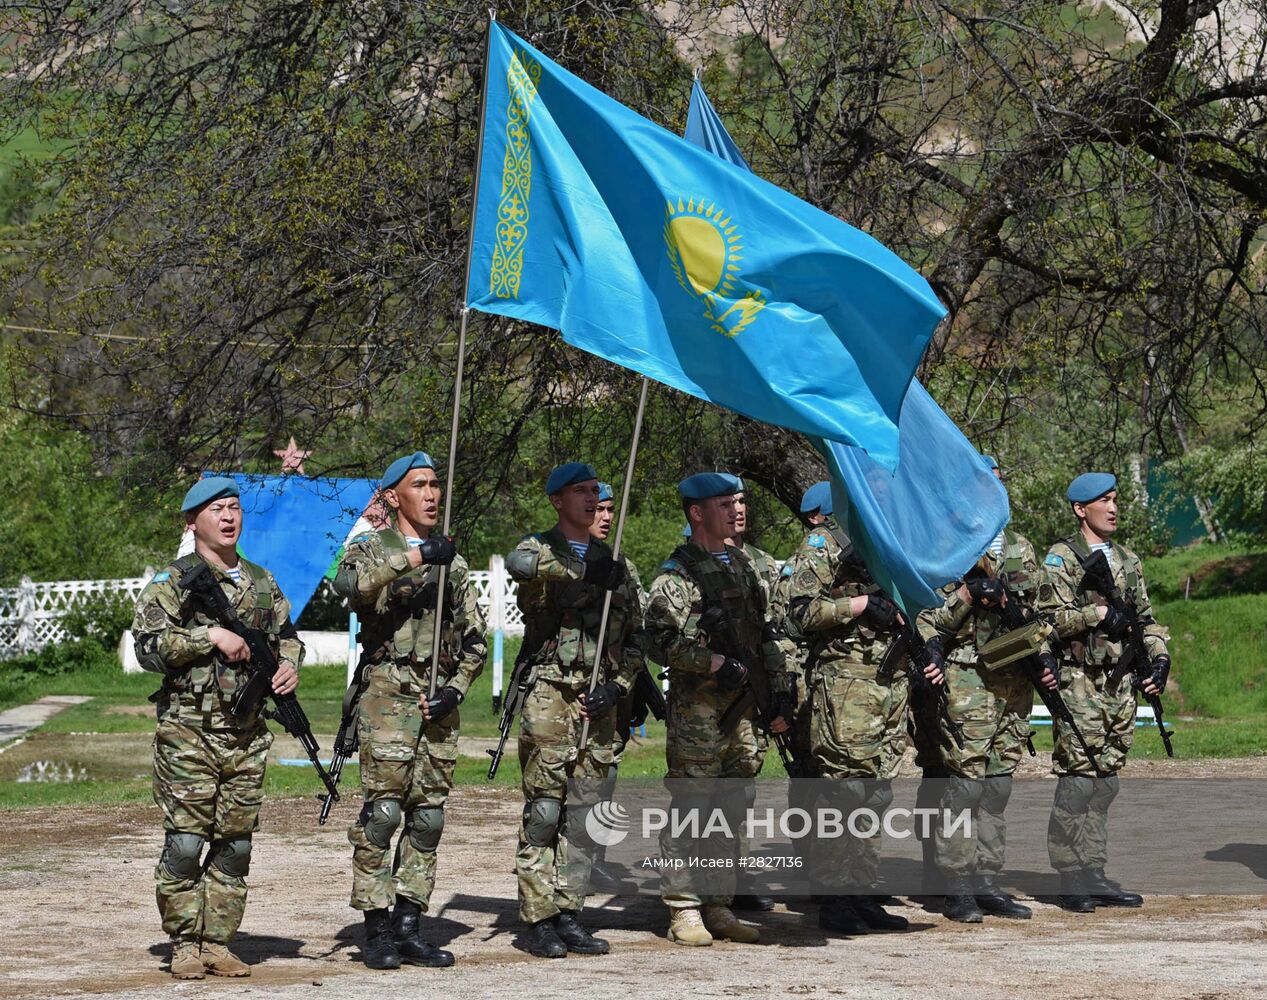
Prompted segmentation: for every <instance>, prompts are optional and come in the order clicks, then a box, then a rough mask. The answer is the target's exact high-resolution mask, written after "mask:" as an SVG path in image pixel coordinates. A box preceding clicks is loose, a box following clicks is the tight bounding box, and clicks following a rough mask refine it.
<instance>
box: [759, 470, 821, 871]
mask: <svg viewBox="0 0 1267 1000" xmlns="http://www.w3.org/2000/svg"><path fill="white" fill-rule="evenodd" d="M831 511H832V497H831V483H829V482H827V481H826V480H823V481H822V482H819V483H815V484H814V485H813V486H811V487H810V488H809V489H807V490H806V491H805V493H804V494H803V495H802V496H801V509H800V519H801V524H802V525H803V526H804V528H805V538H808V537H809V536H810V535H811V534H813V533H814V532H815V531H817V530H818V527H819V526H820V525H821V524H822V523H823V522H824V521H825V520H827V518H828V517H830V516H831ZM802 541H804V539H802ZM793 571H794V570H793V564H792V560H791V559H789V560H787V562H785V563H784V564H783V568H782V569H781V570H780V571H779V576H778V579H777V580H776V581H775V584H774V587H773V589H772V591H771V600H770V605H771V606H770V618H771V620H772V621H773V622H774V623H775V625H777V626H778V629H779V639H778V642H779V648H780V650H781V651H782V653H783V661H784V664H785V667H786V673H787V676H788V687H789V690H790V692H791V694H792V701H793V704H794V706H795V710H794V715H793V718H792V746H793V749H794V751H795V756H796V759H797V760H798V761H803V762H805V764H806V766H808V765H809V764H810V763H811V762H812V761H813V759H814V753H813V748H812V747H811V746H810V732H811V729H812V719H811V714H812V712H811V705H810V698H809V691H810V682H809V675H808V673H807V672H806V669H805V667H806V660H807V659H808V658H809V651H810V646H809V642H808V641H806V638H805V636H804V635H801V634H800V633H799V632H798V633H797V634H798V635H799V636H800V641H799V642H796V641H793V640H792V639H791V638H790V637H789V636H788V635H787V624H786V621H787V606H788V600H789V598H790V596H791V587H792V573H793ZM804 777H807V778H812V777H814V775H813V774H806V775H804ZM816 787H817V786H816V783H815V782H813V781H793V782H791V783H790V784H789V785H788V807H789V808H792V809H804V810H805V811H806V812H812V810H813V808H814V806H815V804H816V802H817V792H816V791H815V789H816ZM809 845H810V838H809V837H808V836H806V837H796V838H794V839H793V840H792V849H793V851H794V852H795V853H796V855H797V856H798V857H799V858H801V859H802V862H803V864H805V865H806V866H808V864H809V861H810V858H809Z"/></svg>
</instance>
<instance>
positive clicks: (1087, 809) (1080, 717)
mask: <svg viewBox="0 0 1267 1000" xmlns="http://www.w3.org/2000/svg"><path fill="white" fill-rule="evenodd" d="M1066 498H1067V499H1068V500H1069V502H1070V504H1071V506H1072V508H1073V513H1074V516H1075V517H1077V519H1078V529H1079V530H1078V531H1077V532H1075V533H1074V534H1073V535H1071V536H1070V537H1068V538H1065V539H1063V540H1061V541H1059V542H1056V543H1055V544H1054V545H1052V547H1051V548H1050V549H1048V550H1047V558H1046V559H1045V560H1044V569H1045V571H1046V582H1045V583H1044V585H1043V586H1042V587H1041V588H1040V592H1039V601H1038V606H1039V610H1040V611H1042V612H1043V613H1044V614H1045V615H1046V616H1047V617H1049V618H1050V619H1051V620H1053V621H1054V622H1055V624H1056V629H1057V632H1058V633H1059V635H1060V638H1061V640H1062V641H1063V642H1064V657H1063V663H1062V668H1061V678H1060V691H1061V694H1062V695H1063V696H1064V699H1065V702H1066V703H1067V704H1068V706H1069V710H1070V712H1071V713H1072V715H1073V717H1074V719H1075V720H1076V721H1077V723H1078V728H1079V729H1081V730H1082V734H1083V736H1084V737H1085V738H1086V740H1087V743H1088V745H1089V746H1090V748H1091V751H1092V753H1093V754H1095V756H1096V758H1097V761H1098V763H1099V765H1100V769H1101V770H1102V771H1103V772H1105V773H1106V774H1107V777H1104V778H1096V777H1094V772H1093V771H1092V770H1091V765H1090V763H1089V762H1088V761H1087V759H1086V757H1085V756H1083V754H1082V753H1081V750H1080V748H1079V746H1078V745H1077V743H1076V742H1075V741H1074V738H1073V735H1072V733H1071V732H1069V731H1067V730H1066V728H1065V727H1063V726H1060V725H1059V724H1058V723H1057V725H1056V727H1055V730H1054V733H1053V735H1054V738H1055V742H1056V747H1055V753H1054V754H1053V755H1052V770H1053V771H1054V772H1055V773H1056V775H1057V782H1056V796H1055V801H1054V803H1053V805H1052V813H1051V821H1050V823H1049V825H1048V830H1047V849H1048V853H1049V854H1050V856H1051V863H1052V867H1053V868H1055V869H1056V871H1058V872H1059V873H1060V880H1061V896H1060V903H1061V905H1062V906H1063V907H1064V908H1065V909H1067V910H1072V911H1075V912H1080V913H1085V912H1090V911H1092V910H1094V909H1095V908H1096V906H1140V905H1142V904H1143V899H1142V897H1140V896H1139V895H1137V894H1136V893H1132V892H1124V891H1123V890H1122V887H1121V886H1120V885H1118V884H1117V883H1116V882H1114V881H1112V880H1111V879H1108V878H1106V877H1105V874H1104V866H1105V863H1106V862H1107V861H1108V836H1109V831H1108V821H1109V815H1108V814H1109V804H1110V803H1111V802H1112V801H1113V799H1114V797H1115V796H1116V795H1117V793H1118V777H1117V772H1118V771H1119V770H1121V768H1122V765H1123V764H1125V763H1126V754H1127V752H1128V751H1129V750H1130V748H1131V744H1132V742H1133V741H1134V738H1135V689H1134V686H1133V683H1132V676H1131V674H1132V673H1133V674H1134V677H1135V683H1137V684H1138V685H1139V687H1140V688H1142V690H1143V691H1144V692H1145V693H1146V694H1160V693H1161V690H1162V689H1163V688H1164V686H1165V678H1166V675H1167V674H1168V673H1169V670H1170V655H1169V653H1168V652H1167V650H1166V639H1167V638H1169V635H1168V633H1167V631H1166V630H1165V629H1164V628H1162V627H1161V626H1160V625H1158V624H1157V623H1156V622H1155V621H1153V617H1152V605H1151V604H1150V603H1149V600H1148V592H1147V590H1146V589H1145V587H1144V571H1143V567H1142V566H1141V564H1140V560H1139V556H1137V555H1136V554H1135V553H1134V552H1132V551H1131V550H1130V549H1128V548H1126V546H1124V545H1119V544H1117V543H1115V542H1113V541H1112V536H1113V534H1114V532H1116V531H1117V480H1116V479H1115V478H1114V477H1113V476H1112V475H1110V474H1109V473H1105V472H1088V473H1084V474H1083V475H1081V476H1079V477H1078V478H1077V479H1075V480H1074V481H1073V482H1072V483H1071V484H1070V486H1069V490H1068V491H1067V493H1066ZM1097 550H1099V551H1103V552H1104V553H1105V555H1106V557H1107V558H1108V561H1109V566H1110V567H1111V568H1112V571H1113V578H1114V581H1115V583H1116V584H1117V586H1118V587H1119V589H1121V590H1122V591H1123V592H1124V593H1129V592H1131V591H1133V592H1134V594H1135V606H1136V609H1137V610H1138V612H1139V616H1140V619H1141V621H1143V622H1144V623H1145V628H1144V641H1145V645H1146V646H1147V649H1148V655H1149V661H1150V662H1149V663H1147V664H1142V663H1141V664H1135V665H1133V670H1132V671H1129V672H1125V673H1124V672H1121V671H1118V670H1117V669H1116V668H1117V666H1118V664H1119V663H1120V662H1121V659H1122V654H1123V642H1122V640H1123V639H1124V638H1125V637H1126V631H1127V622H1126V620H1125V616H1123V615H1122V614H1120V613H1119V612H1117V611H1115V610H1114V609H1113V608H1111V607H1109V606H1108V604H1107V603H1106V600H1105V595H1103V594H1101V593H1098V592H1097V591H1095V590H1092V589H1090V587H1089V585H1088V584H1086V583H1084V573H1083V570H1082V566H1081V564H1080V563H1079V557H1082V558H1084V559H1085V558H1089V557H1090V556H1091V554H1092V553H1093V552H1094V551H1097Z"/></svg>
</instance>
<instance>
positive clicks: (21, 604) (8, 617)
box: [0, 556, 524, 659]
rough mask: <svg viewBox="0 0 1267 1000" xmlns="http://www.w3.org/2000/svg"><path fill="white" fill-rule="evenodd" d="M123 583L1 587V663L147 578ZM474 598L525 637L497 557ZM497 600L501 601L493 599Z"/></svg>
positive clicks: (479, 575) (135, 593) (479, 574)
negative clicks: (94, 602) (75, 614)
mask: <svg viewBox="0 0 1267 1000" xmlns="http://www.w3.org/2000/svg"><path fill="white" fill-rule="evenodd" d="M153 575H154V571H153V570H152V569H149V568H147V569H146V572H145V575H144V576H137V577H131V578H129V579H126V580H58V581H54V582H52V583H36V582H34V581H32V580H31V579H30V578H29V577H23V578H22V582H21V583H20V584H18V586H16V587H5V588H0V659H3V658H5V657H12V656H17V655H20V654H22V653H29V652H34V651H37V650H40V649H43V648H44V647H45V646H48V645H50V644H54V643H58V642H64V641H66V639H68V638H69V636H68V635H67V633H66V629H65V627H64V625H63V624H62V619H64V618H65V617H66V615H67V614H68V613H69V612H70V610H71V608H72V606H73V605H74V603H75V602H76V601H77V600H80V599H82V598H86V597H100V596H104V595H106V594H119V593H121V594H126V595H127V597H128V599H129V600H132V601H135V600H136V599H137V597H139V596H140V594H141V591H142V590H143V589H144V588H145V585H146V584H147V583H149V580H150V577H152V576H153ZM471 583H472V585H473V586H474V587H475V598H476V600H477V601H478V602H479V605H480V608H481V610H482V611H483V612H484V615H485V617H486V618H487V619H488V626H489V628H490V629H496V628H500V629H501V630H502V632H503V633H504V634H506V635H523V630H524V625H523V616H522V615H521V614H520V613H519V607H518V605H516V604H515V582H514V581H513V580H511V579H510V577H509V576H508V575H507V574H506V568H505V565H504V564H503V562H502V558H501V556H494V557H493V559H492V561H491V563H490V565H489V568H488V569H487V570H473V571H472V572H471ZM495 598H500V599H495Z"/></svg>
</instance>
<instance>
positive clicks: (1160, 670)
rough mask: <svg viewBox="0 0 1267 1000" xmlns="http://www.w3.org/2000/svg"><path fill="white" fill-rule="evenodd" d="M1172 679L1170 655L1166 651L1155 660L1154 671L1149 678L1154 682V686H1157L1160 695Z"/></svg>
mask: <svg viewBox="0 0 1267 1000" xmlns="http://www.w3.org/2000/svg"><path fill="white" fill-rule="evenodd" d="M1169 679H1170V657H1169V656H1167V655H1166V654H1165V653H1162V654H1161V656H1159V657H1157V659H1155V660H1153V672H1152V674H1151V675H1150V677H1149V680H1151V681H1152V682H1153V686H1154V687H1155V688H1157V693H1158V694H1159V695H1160V694H1161V693H1162V692H1163V691H1165V690H1166V681H1168V680H1169Z"/></svg>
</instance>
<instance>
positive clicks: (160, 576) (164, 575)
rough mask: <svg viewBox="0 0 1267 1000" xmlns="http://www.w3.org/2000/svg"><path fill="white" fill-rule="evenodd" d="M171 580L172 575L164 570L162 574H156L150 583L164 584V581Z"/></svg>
mask: <svg viewBox="0 0 1267 1000" xmlns="http://www.w3.org/2000/svg"><path fill="white" fill-rule="evenodd" d="M171 578H172V575H171V573H169V572H167V570H163V571H162V572H161V573H155V574H154V575H153V576H152V577H150V583H162V582H163V581H164V580H170V579H171Z"/></svg>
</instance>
